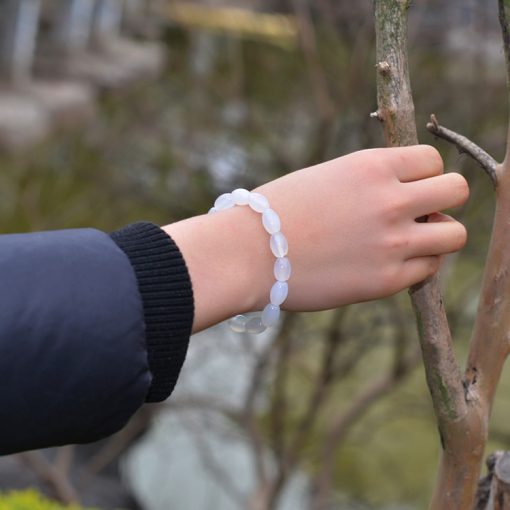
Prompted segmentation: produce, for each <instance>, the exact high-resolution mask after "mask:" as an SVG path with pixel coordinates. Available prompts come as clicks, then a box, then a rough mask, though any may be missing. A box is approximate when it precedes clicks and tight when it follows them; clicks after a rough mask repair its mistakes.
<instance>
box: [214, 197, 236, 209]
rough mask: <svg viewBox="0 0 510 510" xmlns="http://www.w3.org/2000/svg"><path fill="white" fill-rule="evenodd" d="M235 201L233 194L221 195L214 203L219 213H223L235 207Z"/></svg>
mask: <svg viewBox="0 0 510 510" xmlns="http://www.w3.org/2000/svg"><path fill="white" fill-rule="evenodd" d="M234 205H235V204H234V201H233V200H232V194H231V193H223V195H220V196H219V197H218V198H217V199H216V201H215V202H214V207H215V208H216V210H217V211H223V210H224V209H230V208H231V207H234Z"/></svg>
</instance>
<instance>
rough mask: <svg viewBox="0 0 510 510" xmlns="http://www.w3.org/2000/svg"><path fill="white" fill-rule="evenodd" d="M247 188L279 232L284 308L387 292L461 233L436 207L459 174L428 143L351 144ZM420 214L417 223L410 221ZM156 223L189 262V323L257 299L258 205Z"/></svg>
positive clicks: (262, 270)
mask: <svg viewBox="0 0 510 510" xmlns="http://www.w3.org/2000/svg"><path fill="white" fill-rule="evenodd" d="M254 191H257V192H260V193H262V194H263V195H265V196H266V197H267V198H268V199H269V203H270V204H271V207H272V208H273V209H274V210H275V211H276V212H277V213H278V215H279V216H280V218H281V223H282V227H281V229H282V232H283V233H284V235H285V236H286V237H287V239H288V242H289V254H288V257H289V259H290V261H291V264H292V275H291V278H290V280H289V296H288V298H287V300H286V301H285V303H284V306H283V308H284V309H288V310H297V311H308V310H323V309H328V308H333V307H337V306H341V305H344V304H347V303H354V302H359V301H367V300H370V299H377V298H381V297H384V296H388V295H391V294H394V293H396V292H398V291H400V290H402V289H404V288H406V287H409V286H410V285H412V284H414V283H417V282H419V281H421V280H424V279H425V278H426V277H427V276H430V275H432V274H433V273H434V272H436V271H437V269H438V267H439V263H440V256H441V255H442V254H445V253H450V252H453V251H456V250H458V249H460V248H461V247H462V246H463V245H464V244H465V241H466V230H465V228H464V226H463V225H461V224H460V223H459V222H457V221H455V220H454V219H453V218H451V217H449V216H446V215H443V214H440V213H438V211H440V210H441V209H447V208H450V207H455V206H458V205H461V204H462V203H464V202H465V200H466V199H467V197H468V194H469V192H468V186H467V183H466V180H465V179H464V178H463V177H462V176H461V175H460V174H458V173H453V172H452V173H448V174H443V163H442V160H441V157H440V155H439V153H438V152H437V151H436V150H435V149H434V148H432V147H429V146H424V145H422V146H414V147H405V148H394V149H370V150H365V151H360V152H356V153H353V154H349V155H347V156H344V157H341V158H337V159H334V160H331V161H328V162H325V163H321V164H319V165H316V166H313V167H310V168H306V169H303V170H299V171H296V172H293V173H290V174H288V175H285V176H284V177H281V178H280V179H276V180H274V181H271V182H269V183H267V184H265V185H263V186H261V187H259V188H257V189H256V190H254ZM427 214H428V215H430V216H429V219H428V222H427V223H419V222H416V221H415V220H416V218H418V217H420V216H423V215H427ZM165 229H166V230H167V232H168V233H169V234H170V235H171V236H172V237H173V238H174V240H175V241H176V242H177V244H178V246H179V247H180V249H181V251H182V252H183V255H184V258H185V260H186V262H187V264H188V267H189V270H190V274H191V278H192V281H193V287H194V296H195V305H196V317H195V324H194V330H198V329H202V328H203V327H206V326H208V325H210V324H213V323H215V322H219V321H221V320H223V319H225V318H227V317H229V316H231V315H235V314H237V313H243V312H245V311H249V310H260V309H262V308H263V307H264V306H265V305H266V304H267V302H268V297H269V289H270V288H271V285H272V283H273V281H274V278H273V276H272V275H273V270H272V269H273V263H274V256H273V255H272V254H271V252H270V250H269V236H268V234H267V233H266V232H265V231H264V230H263V228H262V225H261V221H260V215H259V214H257V213H254V212H253V211H251V210H249V208H247V207H234V208H232V209H228V210H226V211H221V212H219V213H216V214H213V215H209V216H199V217H196V218H192V219H190V220H185V221H184V222H179V223H176V224H173V225H169V226H167V227H165Z"/></svg>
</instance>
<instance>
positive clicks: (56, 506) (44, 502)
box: [0, 490, 95, 510]
mask: <svg viewBox="0 0 510 510" xmlns="http://www.w3.org/2000/svg"><path fill="white" fill-rule="evenodd" d="M64 509H65V510H95V509H92V508H88V509H85V508H84V507H81V506H79V505H61V504H60V503H56V502H55V501H51V500H49V499H46V498H45V497H43V496H41V494H39V493H38V492H37V491H35V490H26V491H12V492H8V493H0V510H64Z"/></svg>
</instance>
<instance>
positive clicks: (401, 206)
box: [383, 194, 410, 223]
mask: <svg viewBox="0 0 510 510" xmlns="http://www.w3.org/2000/svg"><path fill="white" fill-rule="evenodd" d="M409 202H410V200H409V198H407V197H406V196H405V195H403V194H402V195H394V196H390V197H388V198H387V199H386V200H385V201H384V205H383V216H384V217H385V218H386V220H387V221H389V222H390V223H396V222H397V221H399V220H400V219H402V216H404V215H405V213H406V212H407V211H408V209H409V206H410V203H409Z"/></svg>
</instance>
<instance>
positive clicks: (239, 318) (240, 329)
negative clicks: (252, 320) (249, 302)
mask: <svg viewBox="0 0 510 510" xmlns="http://www.w3.org/2000/svg"><path fill="white" fill-rule="evenodd" d="M247 322H248V319H247V317H245V316H244V315H236V316H235V317H232V318H231V319H230V320H229V321H228V325H229V326H230V329H231V330H232V331H235V332H236V333H244V332H245V331H246V323H247Z"/></svg>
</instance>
